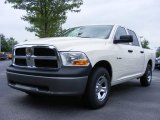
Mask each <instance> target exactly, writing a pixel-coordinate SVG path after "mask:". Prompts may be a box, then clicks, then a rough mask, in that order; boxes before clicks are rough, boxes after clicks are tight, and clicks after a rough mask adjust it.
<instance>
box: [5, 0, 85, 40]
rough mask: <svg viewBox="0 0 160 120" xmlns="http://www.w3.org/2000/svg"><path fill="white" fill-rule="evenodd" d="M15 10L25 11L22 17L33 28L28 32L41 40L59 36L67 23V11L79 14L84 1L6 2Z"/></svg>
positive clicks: (13, 0)
mask: <svg viewBox="0 0 160 120" xmlns="http://www.w3.org/2000/svg"><path fill="white" fill-rule="evenodd" d="M5 3H11V4H12V7H13V8H15V9H21V10H25V11H26V12H27V14H26V15H25V16H23V17H22V19H23V20H24V21H28V22H29V23H30V24H31V26H30V27H26V30H27V31H30V32H35V35H36V36H38V37H41V38H44V37H52V36H57V35H58V34H59V33H60V32H61V30H62V24H63V23H65V21H66V19H67V16H66V13H67V11H72V12H79V11H80V10H79V7H80V6H81V5H82V4H83V1H82V0H6V1H5Z"/></svg>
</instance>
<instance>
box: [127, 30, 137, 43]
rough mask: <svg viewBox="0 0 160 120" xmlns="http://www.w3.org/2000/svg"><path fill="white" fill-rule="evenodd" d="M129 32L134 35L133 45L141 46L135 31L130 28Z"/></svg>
mask: <svg viewBox="0 0 160 120" xmlns="http://www.w3.org/2000/svg"><path fill="white" fill-rule="evenodd" d="M128 33H129V35H132V36H133V43H132V45H133V46H139V41H138V38H137V36H136V34H135V32H133V31H132V30H129V29H128Z"/></svg>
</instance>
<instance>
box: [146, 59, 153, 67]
mask: <svg viewBox="0 0 160 120" xmlns="http://www.w3.org/2000/svg"><path fill="white" fill-rule="evenodd" d="M147 65H151V67H152V66H153V62H152V60H151V59H150V60H149V61H148V64H147Z"/></svg>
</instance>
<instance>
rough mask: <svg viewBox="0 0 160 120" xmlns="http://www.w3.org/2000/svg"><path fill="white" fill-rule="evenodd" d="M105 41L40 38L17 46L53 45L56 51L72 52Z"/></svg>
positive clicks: (104, 40)
mask: <svg viewBox="0 0 160 120" xmlns="http://www.w3.org/2000/svg"><path fill="white" fill-rule="evenodd" d="M106 41H107V40H106V39H98V38H79V37H54V38H41V39H36V40H31V41H26V42H24V43H22V44H18V45H53V46H55V47H56V48H57V49H58V51H72V50H76V51H78V50H81V49H83V50H84V49H85V48H87V47H88V46H90V47H92V49H93V47H94V45H98V44H105V43H106Z"/></svg>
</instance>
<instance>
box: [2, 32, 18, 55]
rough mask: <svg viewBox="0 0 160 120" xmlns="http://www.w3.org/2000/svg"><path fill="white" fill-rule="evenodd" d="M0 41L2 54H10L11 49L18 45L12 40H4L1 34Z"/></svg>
mask: <svg viewBox="0 0 160 120" xmlns="http://www.w3.org/2000/svg"><path fill="white" fill-rule="evenodd" d="M0 40H1V51H2V52H11V51H12V47H13V46H14V45H16V44H17V43H18V42H17V41H15V39H14V38H12V37H10V38H6V37H5V36H4V35H3V34H0Z"/></svg>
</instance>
